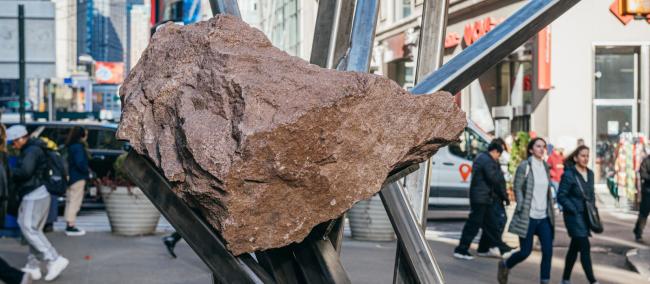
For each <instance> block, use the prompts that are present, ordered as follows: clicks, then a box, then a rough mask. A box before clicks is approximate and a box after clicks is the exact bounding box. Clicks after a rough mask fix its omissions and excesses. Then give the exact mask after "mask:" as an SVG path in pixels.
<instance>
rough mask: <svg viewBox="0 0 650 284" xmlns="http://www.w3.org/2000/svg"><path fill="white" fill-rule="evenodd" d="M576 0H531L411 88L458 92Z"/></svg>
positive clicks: (422, 91)
mask: <svg viewBox="0 0 650 284" xmlns="http://www.w3.org/2000/svg"><path fill="white" fill-rule="evenodd" d="M578 2H580V0H534V1H529V2H528V4H526V5H525V6H524V7H522V8H521V9H519V11H517V12H515V13H514V14H513V15H511V16H510V17H508V19H506V21H505V22H503V23H501V24H499V25H498V26H496V28H494V29H493V30H491V31H490V32H489V33H487V34H486V35H485V36H483V37H482V38H481V39H479V40H478V41H477V42H475V43H474V44H472V45H471V46H469V47H468V48H466V49H465V50H463V52H461V53H460V54H458V55H456V56H455V57H454V58H452V59H451V60H450V61H449V62H447V63H446V64H445V65H443V66H442V67H441V68H440V69H438V71H436V72H434V73H433V74H431V75H429V76H427V77H426V78H424V79H423V80H422V81H421V82H419V83H418V84H417V85H416V86H415V87H414V88H413V89H412V90H411V92H412V93H413V94H430V93H433V92H435V91H439V90H444V91H447V92H450V93H452V94H455V93H458V92H460V90H462V89H463V88H465V87H466V86H468V85H469V84H470V83H471V82H472V81H474V80H476V78H478V77H479V76H480V75H481V74H483V73H484V72H485V71H487V70H488V69H490V67H492V66H493V65H495V64H497V63H498V62H499V61H501V60H502V59H503V58H505V57H506V56H508V55H509V54H510V53H512V51H514V50H515V49H517V48H518V47H519V46H521V45H522V44H524V43H525V42H526V41H527V40H528V39H530V38H531V37H532V36H534V35H535V34H536V33H537V32H539V31H540V30H542V29H543V28H544V27H546V26H547V25H548V24H550V23H551V22H553V21H554V20H555V19H557V18H558V17H559V16H561V15H562V14H564V13H565V12H566V11H568V10H569V9H570V8H571V7H573V6H574V5H575V4H577V3H578Z"/></svg>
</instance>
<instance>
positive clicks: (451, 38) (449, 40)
mask: <svg viewBox="0 0 650 284" xmlns="http://www.w3.org/2000/svg"><path fill="white" fill-rule="evenodd" d="M459 43H460V36H459V35H458V34H457V33H455V32H450V33H449V34H447V36H446V37H445V48H452V47H456V46H458V44H459Z"/></svg>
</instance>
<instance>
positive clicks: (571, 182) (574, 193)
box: [557, 167, 596, 238]
mask: <svg viewBox="0 0 650 284" xmlns="http://www.w3.org/2000/svg"><path fill="white" fill-rule="evenodd" d="M576 177H577V179H576ZM578 182H580V184H581V185H582V189H583V190H584V191H585V195H586V196H587V198H589V199H590V200H595V198H596V197H595V194H594V172H592V171H591V170H589V169H588V174H587V180H586V181H585V180H584V178H583V177H582V175H581V174H580V173H579V172H578V170H577V169H576V168H575V167H570V168H567V169H565V170H564V175H562V180H561V181H560V186H559V189H558V192H557V201H558V202H559V203H560V205H562V210H563V213H564V224H565V225H566V229H567V231H568V232H569V236H571V237H572V238H574V237H587V236H591V233H590V232H589V226H588V225H587V219H586V218H587V208H586V207H585V199H584V197H583V195H582V192H581V191H580V187H579V186H578Z"/></svg>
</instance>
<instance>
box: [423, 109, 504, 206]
mask: <svg viewBox="0 0 650 284" xmlns="http://www.w3.org/2000/svg"><path fill="white" fill-rule="evenodd" d="M490 141H491V138H490V136H489V135H488V134H487V133H485V132H484V131H483V130H482V129H481V128H479V127H478V126H477V125H476V124H475V123H474V122H472V121H471V120H469V119H468V121H467V127H466V128H465V131H463V133H462V134H461V136H460V142H457V143H453V144H449V145H447V146H446V147H444V148H441V149H440V150H438V152H437V153H436V154H435V155H434V156H433V157H432V158H431V185H430V189H429V212H430V213H429V218H432V217H436V216H439V215H440V214H439V213H440V212H439V211H460V212H461V213H466V212H467V211H468V210H469V184H470V181H471V178H472V176H471V173H472V161H473V160H474V158H476V156H477V155H478V154H479V153H481V152H483V151H485V150H487V147H488V145H489V143H490Z"/></svg>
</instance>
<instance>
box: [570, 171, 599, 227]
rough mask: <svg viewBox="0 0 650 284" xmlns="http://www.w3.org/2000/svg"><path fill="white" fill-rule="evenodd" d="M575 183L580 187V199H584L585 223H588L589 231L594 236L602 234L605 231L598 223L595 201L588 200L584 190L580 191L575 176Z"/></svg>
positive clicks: (580, 185)
mask: <svg viewBox="0 0 650 284" xmlns="http://www.w3.org/2000/svg"><path fill="white" fill-rule="evenodd" d="M576 182H578V187H580V192H581V193H582V197H583V198H584V199H585V207H586V208H587V218H586V219H587V221H588V222H589V229H591V231H593V232H594V233H596V234H600V233H602V232H603V231H604V230H605V229H604V228H603V223H602V222H601V221H600V215H599V214H598V207H596V201H595V200H589V198H587V195H586V194H585V190H584V189H582V183H580V180H578V177H577V176H576Z"/></svg>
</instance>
